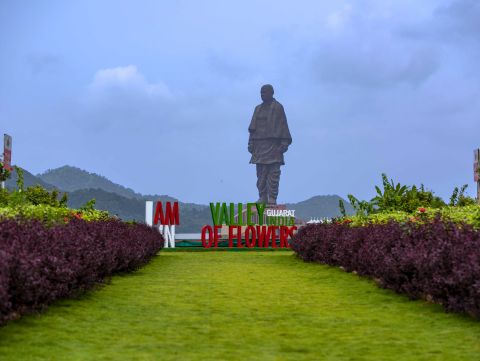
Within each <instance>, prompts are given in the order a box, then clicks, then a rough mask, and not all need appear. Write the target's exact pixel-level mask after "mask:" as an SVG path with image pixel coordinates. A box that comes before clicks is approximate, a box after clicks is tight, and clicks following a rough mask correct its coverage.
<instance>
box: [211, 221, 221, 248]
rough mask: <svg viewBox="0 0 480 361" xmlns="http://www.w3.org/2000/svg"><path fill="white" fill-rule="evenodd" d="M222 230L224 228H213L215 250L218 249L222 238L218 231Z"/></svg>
mask: <svg viewBox="0 0 480 361" xmlns="http://www.w3.org/2000/svg"><path fill="white" fill-rule="evenodd" d="M220 229H222V226H213V242H214V245H215V248H217V247H218V239H219V238H220V235H219V234H218V231H219V230H220Z"/></svg>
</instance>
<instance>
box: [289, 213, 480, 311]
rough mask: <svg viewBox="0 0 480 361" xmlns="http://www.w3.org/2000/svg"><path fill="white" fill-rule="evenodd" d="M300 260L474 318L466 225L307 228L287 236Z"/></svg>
mask: <svg viewBox="0 0 480 361" xmlns="http://www.w3.org/2000/svg"><path fill="white" fill-rule="evenodd" d="M291 246H292V249H293V250H294V251H295V252H296V254H297V255H298V256H299V257H300V258H302V259H303V260H305V261H312V262H320V263H324V264H328V265H332V266H339V267H342V268H343V269H345V270H346V271H348V272H356V273H358V274H360V275H365V276H370V277H372V278H373V279H374V280H375V281H376V282H377V283H378V284H379V285H380V286H381V287H384V288H389V289H392V290H395V291H396V292H399V293H404V294H406V295H408V296H409V297H410V298H411V299H426V300H428V301H431V302H435V303H439V304H442V305H443V306H444V307H445V309H446V310H447V311H455V312H462V313H463V312H465V313H468V314H470V315H472V316H473V317H475V318H480V232H479V231H477V230H476V229H475V228H474V227H473V226H472V225H469V224H458V223H454V222H449V221H443V220H441V219H440V218H436V219H434V220H433V221H432V222H427V223H422V224H418V223H413V222H406V223H399V222H393V221H390V222H388V223H386V224H367V225H365V226H364V227H352V226H351V225H348V224H339V223H331V224H312V225H308V226H306V227H302V228H301V229H300V230H299V231H298V233H297V234H296V235H295V236H294V237H293V239H292V242H291Z"/></svg>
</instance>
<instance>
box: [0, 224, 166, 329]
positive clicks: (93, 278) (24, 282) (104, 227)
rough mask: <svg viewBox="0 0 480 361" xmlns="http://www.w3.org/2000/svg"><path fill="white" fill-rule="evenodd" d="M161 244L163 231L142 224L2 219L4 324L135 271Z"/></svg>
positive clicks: (0, 301) (0, 308)
mask: <svg viewBox="0 0 480 361" xmlns="http://www.w3.org/2000/svg"><path fill="white" fill-rule="evenodd" d="M162 247H163V238H162V236H161V234H160V233H159V232H158V231H157V230H154V229H153V228H151V227H148V226H146V225H142V224H128V223H124V222H121V221H118V220H109V221H94V222H86V221H83V220H77V219H74V220H72V221H70V222H69V223H68V224H66V225H60V226H55V227H50V228H49V227H45V226H44V225H43V224H42V223H41V222H38V221H34V220H24V221H20V222H18V221H15V220H0V325H1V324H2V323H4V322H5V321H7V320H9V319H14V318H17V317H18V316H19V315H20V314H22V313H25V312H28V311H30V310H38V309H41V308H43V307H44V306H46V305H48V304H49V303H51V302H52V301H54V300H55V299H57V298H60V297H66V296H71V295H74V294H77V293H79V292H81V291H82V290H85V289H88V288H90V287H92V286H94V285H95V284H98V283H99V282H102V281H103V280H104V279H105V277H108V276H110V275H111V274H112V273H114V272H123V271H132V270H135V269H137V268H139V267H140V266H142V265H144V264H145V263H146V262H148V261H149V260H150V258H151V257H153V256H154V255H155V254H156V253H157V252H158V251H159V250H160V249H161V248H162Z"/></svg>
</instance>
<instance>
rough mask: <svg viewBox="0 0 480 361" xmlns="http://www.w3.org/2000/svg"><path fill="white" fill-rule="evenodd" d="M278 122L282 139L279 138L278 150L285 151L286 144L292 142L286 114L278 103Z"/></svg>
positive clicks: (286, 148)
mask: <svg viewBox="0 0 480 361" xmlns="http://www.w3.org/2000/svg"><path fill="white" fill-rule="evenodd" d="M279 112H280V119H281V121H280V124H281V127H283V129H282V139H281V140H280V150H281V151H282V152H283V153H285V152H286V151H287V150H288V146H289V145H290V144H292V136H291V135H290V129H289V128H288V122H287V115H286V114H285V109H284V108H283V105H281V104H280V109H279Z"/></svg>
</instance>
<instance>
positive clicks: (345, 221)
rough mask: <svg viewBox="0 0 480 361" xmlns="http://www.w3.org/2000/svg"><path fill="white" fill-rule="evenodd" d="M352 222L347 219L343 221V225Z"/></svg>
mask: <svg viewBox="0 0 480 361" xmlns="http://www.w3.org/2000/svg"><path fill="white" fill-rule="evenodd" d="M351 222H353V221H352V220H351V219H345V220H344V221H343V223H351Z"/></svg>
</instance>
